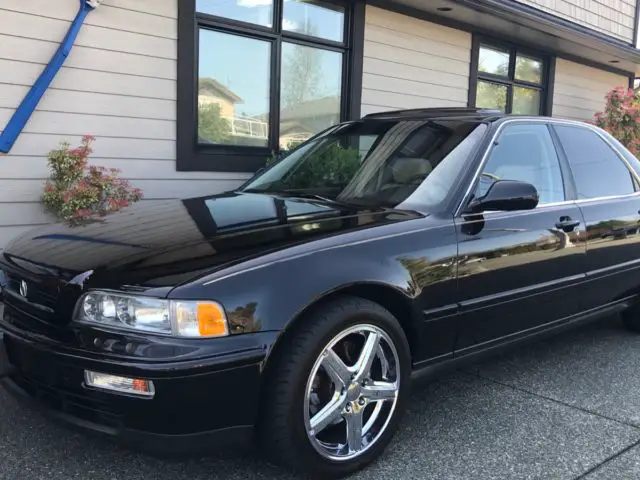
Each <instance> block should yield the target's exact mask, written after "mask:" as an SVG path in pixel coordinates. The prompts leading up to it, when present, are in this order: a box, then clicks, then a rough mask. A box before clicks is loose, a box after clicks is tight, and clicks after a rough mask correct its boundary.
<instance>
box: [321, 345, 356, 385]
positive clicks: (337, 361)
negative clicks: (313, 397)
mask: <svg viewBox="0 0 640 480" xmlns="http://www.w3.org/2000/svg"><path fill="white" fill-rule="evenodd" d="M322 368H324V371H325V372H327V375H329V377H330V378H331V380H333V382H334V383H335V384H336V385H338V386H342V387H346V386H347V385H349V382H350V380H351V372H350V371H349V368H348V367H347V366H346V365H345V364H344V362H343V361H342V359H341V358H340V357H339V356H338V354H337V353H336V352H334V351H333V349H331V348H329V349H328V350H327V351H326V352H325V354H324V358H323V359H322Z"/></svg>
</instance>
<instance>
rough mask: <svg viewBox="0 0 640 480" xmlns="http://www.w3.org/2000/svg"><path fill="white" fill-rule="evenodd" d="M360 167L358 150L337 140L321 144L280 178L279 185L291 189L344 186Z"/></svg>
mask: <svg viewBox="0 0 640 480" xmlns="http://www.w3.org/2000/svg"><path fill="white" fill-rule="evenodd" d="M358 168H360V152H359V151H358V150H357V149H355V148H350V147H343V146H342V145H340V143H338V142H333V143H331V144H330V145H328V146H323V148H321V149H320V150H318V151H316V152H315V153H313V154H311V155H310V156H309V158H307V159H306V160H305V161H304V162H302V163H301V165H300V166H299V167H298V168H296V169H295V170H294V171H292V172H291V173H290V174H289V175H288V176H287V177H286V178H283V179H282V180H281V182H282V183H281V187H284V188H287V189H289V188H292V189H308V188H314V189H318V188H331V187H340V188H344V186H345V185H346V184H347V183H348V182H349V180H351V178H352V177H353V175H355V173H356V171H357V170H358Z"/></svg>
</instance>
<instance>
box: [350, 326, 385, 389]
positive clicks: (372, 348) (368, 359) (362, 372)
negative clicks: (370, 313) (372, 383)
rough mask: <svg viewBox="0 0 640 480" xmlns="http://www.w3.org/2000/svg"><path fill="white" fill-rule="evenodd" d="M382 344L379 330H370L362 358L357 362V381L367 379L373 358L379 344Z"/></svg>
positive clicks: (361, 354) (361, 353)
mask: <svg viewBox="0 0 640 480" xmlns="http://www.w3.org/2000/svg"><path fill="white" fill-rule="evenodd" d="M379 344H380V335H379V334H378V333H377V332H370V333H369V335H368V336H367V340H366V341H365V342H364V346H363V347H362V352H360V358H358V362H357V363H356V372H357V373H356V381H360V380H363V379H365V378H366V377H367V376H368V375H369V372H370V371H371V365H372V364H373V359H374V358H376V353H377V352H378V345H379Z"/></svg>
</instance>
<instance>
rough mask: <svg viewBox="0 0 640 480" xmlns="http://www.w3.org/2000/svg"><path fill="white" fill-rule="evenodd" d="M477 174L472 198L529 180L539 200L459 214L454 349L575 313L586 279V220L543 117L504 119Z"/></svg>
mask: <svg viewBox="0 0 640 480" xmlns="http://www.w3.org/2000/svg"><path fill="white" fill-rule="evenodd" d="M477 177H478V178H477V179H476V181H475V182H474V184H473V189H472V192H473V193H472V195H471V197H470V200H471V199H473V198H479V197H481V196H482V195H484V194H485V193H486V191H487V190H488V187H489V186H490V185H491V184H492V183H493V182H494V181H495V180H497V179H502V180H519V181H525V182H528V183H531V184H533V185H534V186H535V187H536V189H537V191H538V194H539V196H540V200H539V203H538V206H537V207H536V208H535V209H533V210H526V211H511V212H501V211H496V212H485V213H483V214H482V215H480V216H474V215H465V214H464V213H461V214H459V215H457V216H456V228H457V233H458V255H459V257H458V288H459V298H460V315H459V317H458V318H459V324H458V341H457V343H456V353H457V354H463V353H468V352H470V351H472V350H473V349H475V348H482V347H486V346H490V344H491V342H496V341H499V340H501V339H505V337H509V336H515V335H517V334H519V333H522V332H531V331H533V330H535V329H536V328H538V327H540V326H542V325H544V324H548V323H550V322H554V321H558V320H560V319H563V318H565V317H568V316H570V315H573V314H575V313H578V312H579V311H580V306H579V304H580V302H579V298H580V286H581V284H582V282H583V281H584V278H585V264H586V263H585V262H586V258H585V257H586V255H585V254H586V248H585V245H584V243H579V242H577V241H578V239H579V236H580V233H581V232H582V231H583V230H584V222H583V220H582V215H581V212H580V209H579V208H578V206H577V205H576V204H575V203H574V202H573V201H572V195H573V192H572V191H571V189H570V186H568V185H567V184H566V177H567V166H566V164H564V163H563V161H562V159H561V157H560V156H559V155H558V153H557V151H556V147H555V144H554V140H553V137H552V135H551V131H550V129H549V125H548V124H547V123H546V122H543V121H536V120H529V121H526V120H522V121H513V120H510V121H506V122H505V123H504V124H502V126H501V127H499V132H498V134H497V136H496V137H495V139H494V142H492V145H491V146H490V147H489V151H488V152H487V155H486V156H485V158H484V163H483V164H482V165H481V167H480V169H479V171H478V175H477ZM568 187H569V188H568ZM461 210H462V211H463V212H464V205H463V206H462V209H461Z"/></svg>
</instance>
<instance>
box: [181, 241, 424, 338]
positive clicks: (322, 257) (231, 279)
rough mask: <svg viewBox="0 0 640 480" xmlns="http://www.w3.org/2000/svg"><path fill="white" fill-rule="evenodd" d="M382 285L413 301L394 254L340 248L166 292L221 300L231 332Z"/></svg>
mask: <svg viewBox="0 0 640 480" xmlns="http://www.w3.org/2000/svg"><path fill="white" fill-rule="evenodd" d="M374 243H376V242H374ZM362 284H371V285H382V286H385V287H388V288H391V289H393V290H395V291H396V292H397V293H399V294H401V295H403V296H404V297H405V298H407V300H408V301H411V302H413V300H414V299H415V297H416V294H417V292H416V291H415V286H414V283H413V282H412V278H411V275H410V273H409V272H408V271H407V269H406V268H405V267H404V266H403V265H402V264H401V263H400V262H399V261H398V259H397V258H394V255H393V254H389V255H388V256H385V255H383V254H379V255H372V252H371V251H370V248H363V247H362V245H360V248H358V249H355V248H349V247H342V248H339V249H331V250H327V251H318V252H313V253H310V254H308V255H304V256H300V257H297V258H291V259H287V260H284V261H280V262H276V263H271V264H266V265H261V266H259V267H258V268H253V269H247V270H244V271H242V270H241V271H239V272H236V273H233V274H231V275H229V276H226V277H225V276H222V277H221V278H218V279H216V280H213V281H210V282H208V283H207V282H206V281H205V282H204V283H200V284H191V285H185V286H182V287H178V288H176V289H175V290H174V291H172V292H171V295H170V297H173V298H182V299H212V300H215V301H218V302H220V303H221V304H222V305H223V306H224V308H225V311H226V313H227V316H228V318H229V322H230V326H231V330H232V333H248V332H256V331H273V330H277V331H282V330H285V329H286V328H287V327H288V326H289V324H290V322H292V321H293V319H295V318H296V317H297V316H298V314H299V313H300V312H302V311H304V310H305V309H306V308H308V307H309V306H310V305H312V304H313V303H315V302H316V301H318V300H319V299H320V298H322V297H324V296H326V295H329V294H331V293H333V292H335V291H337V290H340V289H343V288H346V287H350V286H354V285H362Z"/></svg>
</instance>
